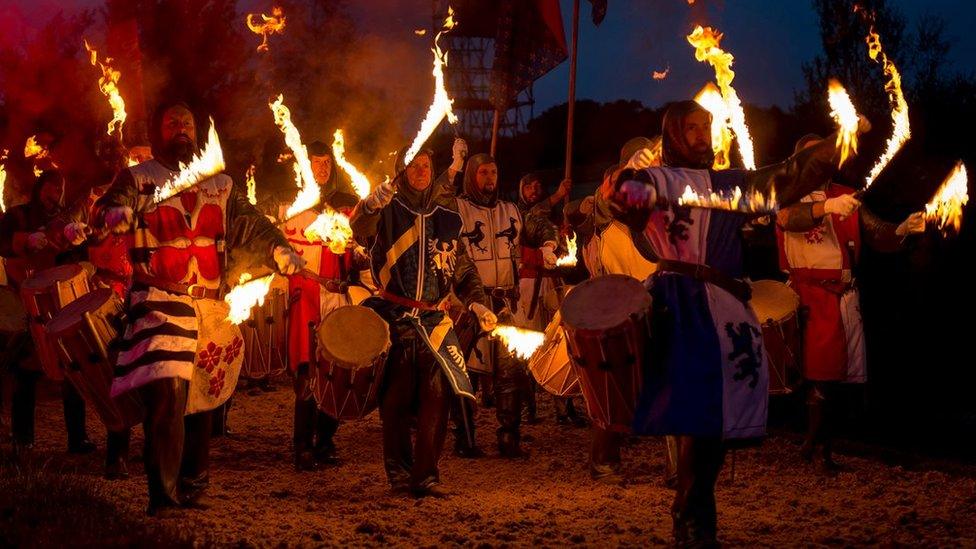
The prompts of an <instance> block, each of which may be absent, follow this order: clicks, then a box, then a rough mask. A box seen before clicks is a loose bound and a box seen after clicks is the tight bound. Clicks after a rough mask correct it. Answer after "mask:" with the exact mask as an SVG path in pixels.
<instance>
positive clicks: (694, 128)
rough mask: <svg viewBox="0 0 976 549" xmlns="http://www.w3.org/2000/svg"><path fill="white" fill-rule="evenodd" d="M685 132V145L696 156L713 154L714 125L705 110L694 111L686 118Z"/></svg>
mask: <svg viewBox="0 0 976 549" xmlns="http://www.w3.org/2000/svg"><path fill="white" fill-rule="evenodd" d="M683 130H684V135H685V145H687V146H688V149H689V150H690V151H691V152H692V153H694V154H695V155H702V156H705V155H709V154H711V153H712V123H711V120H709V116H708V113H707V112H706V111H704V110H696V111H692V112H691V113H690V114H689V115H688V116H686V117H685V120H684V124H683Z"/></svg>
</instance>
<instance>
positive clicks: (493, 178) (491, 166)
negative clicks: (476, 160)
mask: <svg viewBox="0 0 976 549" xmlns="http://www.w3.org/2000/svg"><path fill="white" fill-rule="evenodd" d="M474 182H475V185H477V186H478V190H479V191H481V192H483V193H485V194H489V193H493V192H495V189H497V188H498V166H497V165H496V164H495V163H494V162H488V163H485V164H482V165H480V166H478V171H476V172H475V174H474Z"/></svg>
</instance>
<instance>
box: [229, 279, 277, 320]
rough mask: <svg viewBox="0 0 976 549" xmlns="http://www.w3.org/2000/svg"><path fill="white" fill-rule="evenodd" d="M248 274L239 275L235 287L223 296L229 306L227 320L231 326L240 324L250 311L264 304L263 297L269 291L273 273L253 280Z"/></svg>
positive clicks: (248, 316)
mask: <svg viewBox="0 0 976 549" xmlns="http://www.w3.org/2000/svg"><path fill="white" fill-rule="evenodd" d="M252 278H253V277H252V276H251V274H250V273H243V274H241V278H240V280H239V281H238V283H237V285H236V286H234V288H233V289H232V290H231V291H230V292H228V293H227V295H225V296H224V301H226V302H227V304H228V305H230V312H228V313H227V320H229V321H230V322H231V323H232V324H240V323H241V322H244V321H245V320H247V319H248V318H250V316H251V309H252V308H254V307H255V306H256V305H263V304H264V296H266V295H268V290H270V289H271V280H272V279H273V278H274V273H271V274H269V275H265V276H262V277H260V278H254V279H253V280H252Z"/></svg>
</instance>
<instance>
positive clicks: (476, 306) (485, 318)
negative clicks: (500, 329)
mask: <svg viewBox="0 0 976 549" xmlns="http://www.w3.org/2000/svg"><path fill="white" fill-rule="evenodd" d="M468 308H469V309H470V310H471V312H472V313H473V314H474V316H475V318H477V319H478V324H480V325H481V329H482V330H484V331H486V332H490V331H492V330H494V329H495V326H497V325H498V317H496V316H495V313H493V312H491V309H489V308H488V307H485V306H484V305H482V304H481V303H477V302H475V303H472V304H471V306H470V307H468Z"/></svg>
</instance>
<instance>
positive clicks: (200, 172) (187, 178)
mask: <svg viewBox="0 0 976 549" xmlns="http://www.w3.org/2000/svg"><path fill="white" fill-rule="evenodd" d="M222 171H224V151H222V150H221V149H220V139H219V138H218V137H217V128H216V126H214V121H213V118H211V119H210V129H209V130H208V131H207V143H206V145H204V147H203V149H202V150H201V151H200V152H198V153H197V154H196V156H194V157H193V159H192V160H190V163H189V164H184V163H182V162H180V172H179V173H178V174H176V176H175V177H173V178H172V179H170V180H169V181H167V182H166V183H164V184H162V185H161V186H159V187H157V188H156V193H155V195H154V196H153V202H155V203H156V204H159V203H160V202H163V201H164V200H166V199H168V198H172V197H174V196H176V195H178V194H180V193H181V192H183V191H185V190H187V189H189V188H191V187H193V186H195V185H197V184H199V183H200V182H202V181H204V180H206V179H209V178H211V177H213V176H215V175H217V174H218V173H220V172H222Z"/></svg>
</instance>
